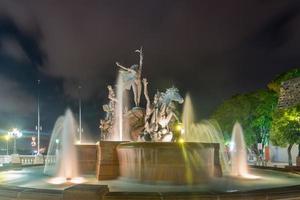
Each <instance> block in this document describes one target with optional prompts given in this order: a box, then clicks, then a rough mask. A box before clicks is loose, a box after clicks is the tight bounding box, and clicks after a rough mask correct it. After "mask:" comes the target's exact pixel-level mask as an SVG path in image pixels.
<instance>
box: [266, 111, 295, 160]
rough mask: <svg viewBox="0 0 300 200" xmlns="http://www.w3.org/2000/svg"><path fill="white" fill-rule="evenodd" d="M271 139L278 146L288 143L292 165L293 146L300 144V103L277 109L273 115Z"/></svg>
mask: <svg viewBox="0 0 300 200" xmlns="http://www.w3.org/2000/svg"><path fill="white" fill-rule="evenodd" d="M270 140H271V141H272V143H273V144H275V145H278V146H282V147H285V146H287V145H288V159H289V165H292V155H291V149H292V146H293V145H294V144H300V105H298V106H294V107H290V108H286V109H278V110H276V112H275V113H274V115H273V123H272V128H271V137H270ZM299 154H300V147H299Z"/></svg>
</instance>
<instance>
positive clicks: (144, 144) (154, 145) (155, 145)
mask: <svg viewBox="0 0 300 200" xmlns="http://www.w3.org/2000/svg"><path fill="white" fill-rule="evenodd" d="M168 147H191V148H193V147H194V148H216V149H219V148H220V143H204V142H184V143H179V142H122V143H120V144H118V146H117V149H120V148H121V149H123V148H168Z"/></svg>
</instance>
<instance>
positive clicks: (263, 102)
mask: <svg viewBox="0 0 300 200" xmlns="http://www.w3.org/2000/svg"><path fill="white" fill-rule="evenodd" d="M276 104H277V95H276V93H274V92H272V91H270V90H258V91H256V92H253V93H248V94H240V95H235V96H233V97H232V98H230V99H228V100H226V101H224V103H223V104H221V105H220V106H219V107H218V108H217V109H216V111H215V112H214V113H213V115H212V116H211V117H212V118H213V119H215V120H217V121H218V123H219V124H220V127H221V128H222V130H223V133H224V134H225V135H226V136H227V137H230V136H231V131H232V127H233V125H234V123H235V122H236V121H239V122H240V123H241V124H242V126H243V129H244V135H245V140H246V143H247V145H248V146H250V145H252V146H253V147H256V145H254V144H257V143H264V144H265V143H267V141H268V137H269V131H270V128H271V123H272V113H273V111H274V109H275V108H276Z"/></svg>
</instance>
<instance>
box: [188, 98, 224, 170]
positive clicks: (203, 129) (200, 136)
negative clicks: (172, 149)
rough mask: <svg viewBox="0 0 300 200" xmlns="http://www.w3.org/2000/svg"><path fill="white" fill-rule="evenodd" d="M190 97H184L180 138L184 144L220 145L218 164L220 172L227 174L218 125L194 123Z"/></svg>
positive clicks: (204, 121)
mask: <svg viewBox="0 0 300 200" xmlns="http://www.w3.org/2000/svg"><path fill="white" fill-rule="evenodd" d="M193 110H194V109H193V106H192V101H191V97H190V96H189V95H186V98H185V103H184V106H183V115H182V121H183V127H184V131H183V134H182V138H183V139H184V141H185V142H201V143H216V144H219V145H220V152H219V157H220V163H221V166H222V172H223V173H224V174H228V173H229V165H228V155H227V154H226V151H225V145H224V137H223V134H222V131H221V128H220V127H219V125H218V123H217V122H216V121H213V120H203V121H201V122H200V123H195V122H194V111H193Z"/></svg>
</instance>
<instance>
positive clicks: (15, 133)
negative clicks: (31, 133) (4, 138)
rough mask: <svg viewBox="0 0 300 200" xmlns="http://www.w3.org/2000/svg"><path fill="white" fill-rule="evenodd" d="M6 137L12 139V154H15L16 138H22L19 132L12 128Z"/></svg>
mask: <svg viewBox="0 0 300 200" xmlns="http://www.w3.org/2000/svg"><path fill="white" fill-rule="evenodd" d="M8 136H9V137H12V138H14V151H13V154H17V143H16V140H17V138H20V137H22V132H21V131H19V130H18V129H17V128H13V130H12V131H10V132H8Z"/></svg>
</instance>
